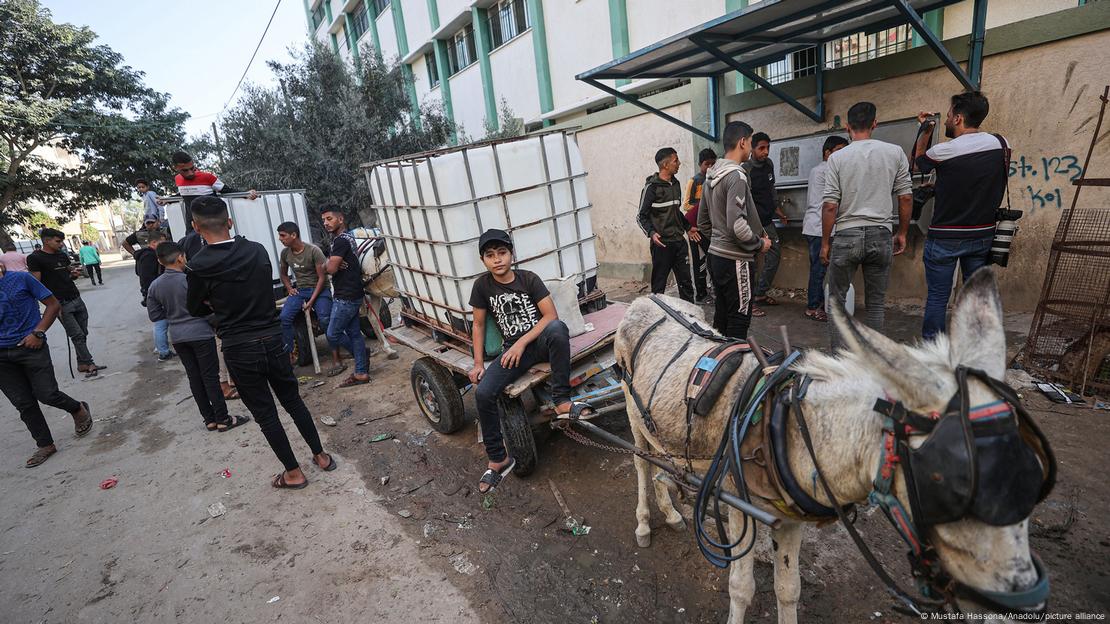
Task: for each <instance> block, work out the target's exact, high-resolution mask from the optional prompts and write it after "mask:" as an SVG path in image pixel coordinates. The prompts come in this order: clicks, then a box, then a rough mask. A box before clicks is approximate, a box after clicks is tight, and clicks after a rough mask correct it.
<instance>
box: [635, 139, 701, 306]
mask: <svg viewBox="0 0 1110 624" xmlns="http://www.w3.org/2000/svg"><path fill="white" fill-rule="evenodd" d="M655 164H656V165H658V166H659V171H658V172H656V173H653V174H652V175H650V176H648V177H647V180H646V182H645V183H644V190H643V191H641V192H640V210H639V212H638V213H637V215H636V220H637V222H639V224H640V229H642V230H643V231H644V234H646V235H647V237H648V239H650V241H651V242H650V243H649V244H648V248H649V249H650V251H651V292H652V294H662V293H663V292H665V291H666V290H667V276H668V275H669V274H671V273H674V278H675V281H676V282H678V296H679V297H682V298H683V299H685V300H686V301H689V302H690V303H693V302H694V284H693V282H692V280H691V279H690V267H689V265H688V264H687V259H688V257H689V254H688V253H687V251H686V232H687V231H688V230H691V227H690V224H689V223H688V222H687V221H686V219H685V218H683V216H682V209H681V207H682V185H680V184H679V183H678V180H677V179H675V175H676V174H678V168H679V166H680V165H681V163H680V162H679V160H678V152H676V151H675V150H674V148H673V147H664V148H663V149H661V150H659V151H658V152H656V153H655ZM690 240H692V241H694V242H695V243H696V242H698V241H699V240H701V237H700V234H698V231H697V229H696V228H695V229H693V230H692V231H690Z"/></svg>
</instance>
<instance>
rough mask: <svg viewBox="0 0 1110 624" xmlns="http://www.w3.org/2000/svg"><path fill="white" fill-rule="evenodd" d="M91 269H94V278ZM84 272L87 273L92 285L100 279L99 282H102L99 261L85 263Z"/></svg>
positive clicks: (102, 277)
mask: <svg viewBox="0 0 1110 624" xmlns="http://www.w3.org/2000/svg"><path fill="white" fill-rule="evenodd" d="M93 271H96V277H95V278H94V277H93ZM85 272H86V273H88V274H89V281H90V282H92V283H93V285H96V281H97V280H100V283H101V284H104V276H103V275H101V274H100V263H99V262H97V263H96V264H86V265H85Z"/></svg>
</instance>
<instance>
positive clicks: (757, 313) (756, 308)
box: [752, 305, 767, 317]
mask: <svg viewBox="0 0 1110 624" xmlns="http://www.w3.org/2000/svg"><path fill="white" fill-rule="evenodd" d="M752 316H753V317H756V316H767V313H766V312H764V311H763V310H761V309H760V308H759V306H755V305H753V306H752Z"/></svg>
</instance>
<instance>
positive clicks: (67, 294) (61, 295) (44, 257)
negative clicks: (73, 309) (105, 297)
mask: <svg viewBox="0 0 1110 624" xmlns="http://www.w3.org/2000/svg"><path fill="white" fill-rule="evenodd" d="M69 265H70V260H69V255H68V254H66V253H65V252H63V251H59V252H58V253H46V252H45V251H43V250H41V249H36V250H35V251H32V252H31V255H29V256H27V271H29V272H31V273H36V272H37V273H39V274H40V275H41V276H42V279H40V280H39V281H40V282H42V285H43V286H46V287H47V288H49V289H50V292H52V293H54V296H55V297H57V298H58V301H69V300H70V299H73V298H76V297H79V296H81V291H79V290H77V284H75V283H73V278H72V277H70V275H69Z"/></svg>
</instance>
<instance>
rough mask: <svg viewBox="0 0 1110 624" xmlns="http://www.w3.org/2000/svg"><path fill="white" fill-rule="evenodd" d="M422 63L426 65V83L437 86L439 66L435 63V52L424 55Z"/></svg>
mask: <svg viewBox="0 0 1110 624" xmlns="http://www.w3.org/2000/svg"><path fill="white" fill-rule="evenodd" d="M424 65H426V66H427V67H428V84H430V85H431V86H432V87H437V86H439V66H438V65H436V55H435V52H428V53H427V54H425V55H424Z"/></svg>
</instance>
